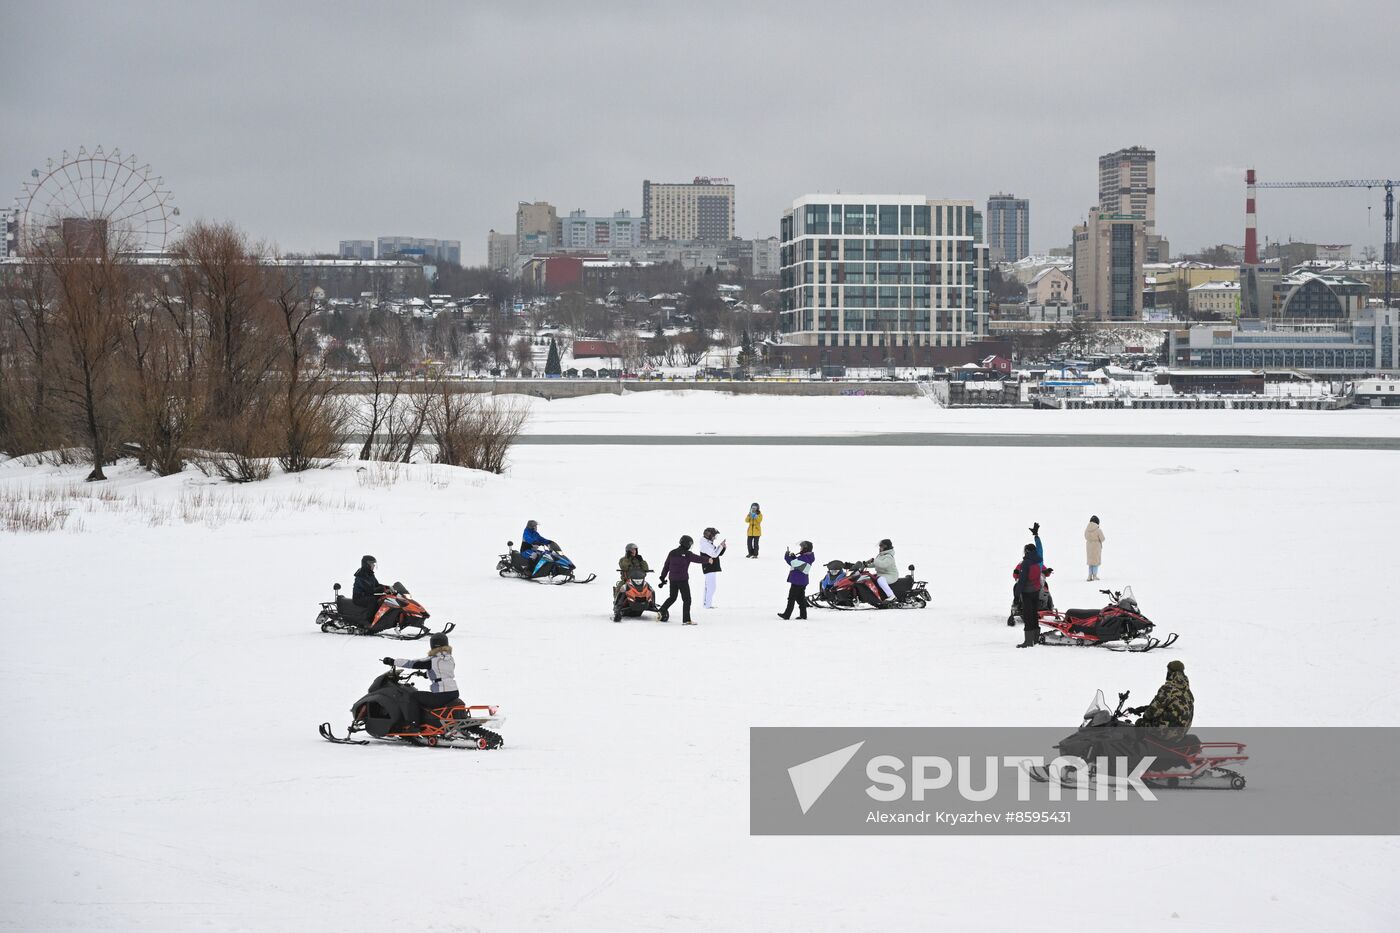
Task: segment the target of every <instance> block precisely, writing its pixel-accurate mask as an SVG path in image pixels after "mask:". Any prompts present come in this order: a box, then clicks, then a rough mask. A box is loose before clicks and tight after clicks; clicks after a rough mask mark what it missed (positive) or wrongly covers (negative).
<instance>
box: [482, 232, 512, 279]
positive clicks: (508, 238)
mask: <svg viewBox="0 0 1400 933" xmlns="http://www.w3.org/2000/svg"><path fill="white" fill-rule="evenodd" d="M519 252H520V237H519V236H517V235H516V234H514V233H497V232H496V231H495V230H492V231H491V232H489V233H487V234H486V267H487V268H488V269H492V270H495V271H497V272H499V271H501V270H502V269H505V270H509V269H510V268H511V265H512V264H513V263H514V262H515V256H516V254H517V253H519Z"/></svg>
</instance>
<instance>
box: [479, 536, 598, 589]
mask: <svg viewBox="0 0 1400 933" xmlns="http://www.w3.org/2000/svg"><path fill="white" fill-rule="evenodd" d="M577 569H578V568H577V567H575V566H574V562H573V561H571V560H569V558H567V557H565V556H564V555H563V554H562V553H561V552H559V551H556V550H555V549H553V548H551V547H545V546H540V547H536V548H535V553H534V554H532V555H530V556H528V557H527V556H525V555H524V554H522V553H521V552H520V551H517V550H516V549H515V542H514V541H507V542H506V553H504V554H502V555H500V557H499V559H498V560H497V561H496V572H497V573H499V574H500V575H501V576H502V577H518V578H519V579H521V580H529V581H530V582H532V583H552V584H555V585H559V586H562V585H563V584H565V583H592V582H593V581H594V580H596V579H598V575H597V574H596V573H590V574H589V575H588V576H587V577H584V578H583V579H579V578H578V576H577V575H576V573H575V571H576V570H577Z"/></svg>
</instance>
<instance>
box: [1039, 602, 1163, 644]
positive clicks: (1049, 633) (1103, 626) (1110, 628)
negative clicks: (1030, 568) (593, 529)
mask: <svg viewBox="0 0 1400 933" xmlns="http://www.w3.org/2000/svg"><path fill="white" fill-rule="evenodd" d="M1099 592H1100V593H1103V594H1104V595H1105V596H1107V597H1108V599H1109V603H1108V605H1107V606H1104V607H1103V608H1102V609H1066V610H1065V611H1064V612H1060V611H1059V610H1056V609H1049V610H1047V609H1042V610H1041V611H1040V624H1041V625H1042V626H1043V627H1044V628H1043V630H1042V631H1041V633H1040V638H1039V643H1040V644H1042V645H1079V646H1081V647H1094V648H1109V649H1111V650H1113V651H1151V650H1152V649H1154V648H1166V647H1168V646H1170V645H1173V644H1175V643H1176V634H1175V633H1172V634H1170V635H1168V636H1167V637H1166V638H1161V639H1159V638H1154V637H1152V629H1153V628H1154V627H1155V624H1154V623H1153V621H1152V620H1151V619H1149V618H1148V617H1147V616H1145V615H1143V614H1142V610H1141V609H1139V608H1138V603H1137V600H1136V599H1135V598H1134V597H1133V588H1132V587H1131V586H1125V587H1123V589H1122V591H1121V592H1119V591H1117V590H1099ZM1018 618H1019V616H1018Z"/></svg>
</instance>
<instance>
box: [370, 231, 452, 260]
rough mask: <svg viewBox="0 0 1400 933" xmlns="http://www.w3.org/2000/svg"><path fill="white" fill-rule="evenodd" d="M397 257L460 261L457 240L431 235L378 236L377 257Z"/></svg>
mask: <svg viewBox="0 0 1400 933" xmlns="http://www.w3.org/2000/svg"><path fill="white" fill-rule="evenodd" d="M398 257H404V258H409V259H412V258H416V257H421V258H423V259H431V260H433V261H434V262H455V263H457V264H458V265H460V264H461V262H462V243H461V241H459V240H435V239H432V238H431V237H411V236H382V237H380V238H379V258H380V259H395V258H398Z"/></svg>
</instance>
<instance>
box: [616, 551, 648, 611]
mask: <svg viewBox="0 0 1400 933" xmlns="http://www.w3.org/2000/svg"><path fill="white" fill-rule="evenodd" d="M617 572H618V580H617V582H616V583H614V584H613V605H614V606H620V605H621V603H622V599H623V596H622V588H623V587H624V586H626V585H627V581H628V580H631V579H632V578H633V577H645V576H646V575H647V574H649V573H651V567H650V566H649V565H648V564H647V562H646V558H644V557H643V556H642V554H641V551H639V550H638V549H637V546H636V545H635V544H631V543H629V544H628V545H627V547H626V549H625V550H624V551H623V553H622V556H621V557H620V558H618V561H617Z"/></svg>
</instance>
